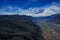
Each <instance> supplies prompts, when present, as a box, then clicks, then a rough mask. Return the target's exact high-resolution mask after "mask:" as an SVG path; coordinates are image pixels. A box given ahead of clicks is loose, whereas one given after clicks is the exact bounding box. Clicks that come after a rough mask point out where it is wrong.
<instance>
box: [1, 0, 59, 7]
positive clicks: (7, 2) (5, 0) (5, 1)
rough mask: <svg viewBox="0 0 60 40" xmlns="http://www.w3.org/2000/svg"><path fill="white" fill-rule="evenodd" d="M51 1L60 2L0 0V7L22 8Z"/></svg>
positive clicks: (46, 2)
mask: <svg viewBox="0 0 60 40" xmlns="http://www.w3.org/2000/svg"><path fill="white" fill-rule="evenodd" d="M52 2H56V3H60V0H0V7H4V6H18V7H23V6H24V8H29V7H41V6H45V5H49V4H51V3H52Z"/></svg>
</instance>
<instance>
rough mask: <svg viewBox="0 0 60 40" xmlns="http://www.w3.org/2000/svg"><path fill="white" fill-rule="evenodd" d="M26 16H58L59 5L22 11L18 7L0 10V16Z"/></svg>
mask: <svg viewBox="0 0 60 40" xmlns="http://www.w3.org/2000/svg"><path fill="white" fill-rule="evenodd" d="M16 14H17V15H27V16H33V17H40V16H50V15H53V14H60V4H59V3H58V4H57V3H55V2H53V3H52V4H50V5H46V6H44V7H34V8H32V7H30V8H28V9H23V8H19V7H12V6H7V7H3V8H0V15H16Z"/></svg>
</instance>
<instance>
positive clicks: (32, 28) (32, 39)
mask: <svg viewBox="0 0 60 40" xmlns="http://www.w3.org/2000/svg"><path fill="white" fill-rule="evenodd" d="M0 40H42V30H41V28H40V27H39V26H38V25H36V24H34V23H33V22H32V21H31V20H29V19H27V18H26V17H25V16H17V15H14V16H13V15H11V16H8V15H5V16H3V15H2V16H0Z"/></svg>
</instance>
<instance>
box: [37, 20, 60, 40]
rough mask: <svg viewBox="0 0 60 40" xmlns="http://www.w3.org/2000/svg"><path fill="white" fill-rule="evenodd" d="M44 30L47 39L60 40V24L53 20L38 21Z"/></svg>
mask: <svg viewBox="0 0 60 40" xmlns="http://www.w3.org/2000/svg"><path fill="white" fill-rule="evenodd" d="M37 24H38V25H39V26H40V27H41V29H42V31H43V36H44V39H45V40H60V24H54V23H51V22H44V21H41V22H37Z"/></svg>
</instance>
